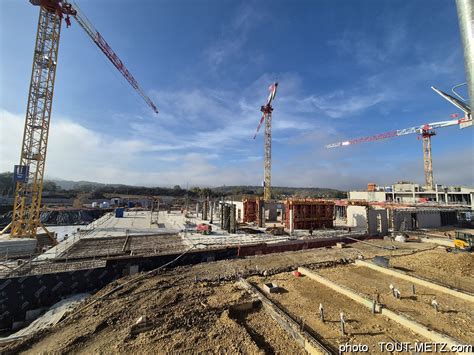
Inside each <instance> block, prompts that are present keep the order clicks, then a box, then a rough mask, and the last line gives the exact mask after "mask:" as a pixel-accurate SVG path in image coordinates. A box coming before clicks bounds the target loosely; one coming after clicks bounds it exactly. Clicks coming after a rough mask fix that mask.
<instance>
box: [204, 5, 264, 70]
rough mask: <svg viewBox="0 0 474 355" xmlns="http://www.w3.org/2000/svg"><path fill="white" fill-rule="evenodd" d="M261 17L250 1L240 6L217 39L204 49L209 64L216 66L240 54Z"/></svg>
mask: <svg viewBox="0 0 474 355" xmlns="http://www.w3.org/2000/svg"><path fill="white" fill-rule="evenodd" d="M262 17H263V15H262V13H261V12H259V11H256V10H255V8H254V7H253V6H252V4H251V3H244V4H243V5H242V6H240V8H239V9H238V11H237V13H236V14H235V16H234V18H233V20H232V21H231V23H229V24H228V25H226V26H225V27H224V28H222V30H221V33H220V35H219V38H218V40H217V41H216V42H215V43H213V44H212V45H211V46H210V47H209V48H208V49H207V51H206V54H207V59H208V60H209V63H210V64H211V66H212V67H213V68H216V67H218V66H219V65H221V64H224V63H225V62H226V60H228V59H230V58H234V59H235V57H236V56H239V57H240V56H242V48H243V47H244V46H245V45H246V43H247V42H248V39H249V35H250V33H251V31H252V30H253V29H254V28H256V27H257V26H258V25H259V22H260V21H261V20H262ZM260 56H261V54H260Z"/></svg>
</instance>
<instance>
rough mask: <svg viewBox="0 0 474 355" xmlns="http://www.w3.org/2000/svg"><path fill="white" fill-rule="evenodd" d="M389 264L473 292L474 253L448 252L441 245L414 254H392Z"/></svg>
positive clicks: (415, 274)
mask: <svg viewBox="0 0 474 355" xmlns="http://www.w3.org/2000/svg"><path fill="white" fill-rule="evenodd" d="M390 266H391V267H394V268H398V269H400V270H401V271H404V272H408V273H409V274H412V275H414V276H420V277H423V278H425V279H429V280H432V281H434V282H438V283H443V284H445V285H449V286H451V287H454V288H457V289H459V290H464V291H468V292H471V293H474V254H473V253H464V252H459V253H453V252H451V253H448V252H446V249H445V248H443V247H440V248H436V249H434V250H431V251H426V252H423V253H418V254H416V255H407V256H394V257H392V258H391V259H390Z"/></svg>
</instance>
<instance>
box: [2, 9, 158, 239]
mask: <svg viewBox="0 0 474 355" xmlns="http://www.w3.org/2000/svg"><path fill="white" fill-rule="evenodd" d="M30 3H31V4H33V5H35V6H39V20H38V28H37V33H36V43H35V48H34V52H33V69H32V72H31V81H30V88H29V94H28V104H27V109H26V119H25V126H24V132H23V142H22V147H21V156H20V164H19V165H15V168H14V174H13V176H14V182H15V200H14V205H13V218H12V222H11V224H10V226H11V233H10V234H11V236H12V237H31V238H34V237H36V231H37V229H38V227H43V228H44V226H42V225H41V223H40V209H41V195H42V191H43V177H44V168H45V160H46V152H47V145H48V134H49V127H50V119H51V106H52V102H53V92H54V81H55V78H56V67H57V58H58V47H59V39H60V33H61V24H62V20H63V19H64V21H65V22H66V26H67V27H69V26H70V25H71V19H70V18H71V17H73V18H75V19H76V21H77V23H78V24H79V25H80V26H81V27H82V28H83V29H84V30H85V32H86V33H87V34H88V35H89V37H90V38H91V39H92V41H93V42H94V43H95V44H96V45H97V46H98V47H99V48H100V50H101V51H102V52H103V53H104V54H105V55H106V57H107V58H108V59H109V60H110V61H111V62H112V64H113V65H114V66H115V67H116V68H117V69H118V70H119V71H120V73H122V75H123V76H124V77H125V79H127V81H128V82H129V83H130V85H131V86H132V87H133V89H134V90H135V91H136V92H137V93H138V94H139V95H140V96H141V97H142V98H143V99H144V100H145V102H146V103H147V105H148V106H149V107H150V108H151V109H152V110H153V112H154V113H158V109H157V108H156V106H155V104H154V103H153V101H152V100H151V99H150V98H149V97H148V96H147V95H146V94H145V93H144V91H143V90H142V89H141V87H140V85H139V84H138V82H137V81H136V80H135V78H134V77H133V75H132V74H131V73H130V71H129V70H128V69H127V68H126V67H125V65H124V64H123V62H122V61H121V60H120V58H119V57H118V56H117V54H116V53H115V52H114V51H113V50H112V48H111V47H110V46H109V44H108V43H107V42H106V41H105V40H104V38H103V37H102V36H101V34H100V33H99V32H98V31H97V30H96V29H95V28H94V27H93V26H92V24H91V23H90V21H89V20H88V19H87V17H86V16H84V15H83V14H82V13H81V12H80V11H79V8H78V6H77V5H76V4H75V3H71V2H70V1H68V0H30ZM44 229H45V230H46V228H44ZM4 231H5V229H4ZM46 232H47V230H46ZM47 233H48V232H47ZM48 235H49V233H48ZM50 237H51V235H50Z"/></svg>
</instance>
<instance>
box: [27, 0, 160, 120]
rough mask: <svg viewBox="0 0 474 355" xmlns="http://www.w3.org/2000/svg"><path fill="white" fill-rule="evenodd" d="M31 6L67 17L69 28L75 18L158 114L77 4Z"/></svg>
mask: <svg viewBox="0 0 474 355" xmlns="http://www.w3.org/2000/svg"><path fill="white" fill-rule="evenodd" d="M30 2H31V4H33V5H36V6H43V7H45V8H47V9H50V10H53V11H56V13H57V14H58V15H59V16H61V17H63V15H66V18H65V21H66V24H67V26H68V27H69V26H70V24H71V22H70V20H69V15H70V16H73V17H74V18H75V19H76V21H77V22H78V23H79V25H80V26H81V27H82V28H83V29H84V31H86V33H87V34H88V35H89V37H90V38H91V39H92V41H93V42H94V43H95V44H96V45H97V46H98V47H99V48H100V50H101V51H102V52H103V53H104V54H105V55H106V57H107V58H108V59H109V60H110V61H111V62H112V64H113V65H114V66H115V67H116V68H117V69H118V71H120V72H121V73H122V75H123V76H124V77H125V79H127V81H128V82H129V83H130V85H132V87H133V88H134V89H135V91H137V92H138V94H139V95H140V96H141V97H142V98H143V100H145V102H146V103H147V104H148V106H150V107H151V109H152V110H153V112H155V113H158V109H157V108H156V105H155V104H154V103H153V101H151V99H150V98H149V97H148V96H147V95H146V94H145V93H144V92H143V90H142V88H141V87H140V85H139V84H138V82H137V80H136V79H135V78H134V77H133V75H132V74H131V73H130V71H129V70H128V69H127V68H126V67H125V65H124V64H123V62H122V61H121V60H120V58H119V57H118V56H117V54H116V53H115V52H114V51H113V49H112V48H111V47H110V46H109V44H108V43H107V42H106V41H105V39H104V38H103V37H102V36H101V34H100V33H99V32H98V31H97V30H96V29H95V28H94V26H93V25H92V23H91V22H90V21H89V20H88V19H87V17H86V16H85V15H84V14H82V13H81V12H80V10H79V6H77V4H76V3H75V2H72V1H71V2H69V1H67V0H30Z"/></svg>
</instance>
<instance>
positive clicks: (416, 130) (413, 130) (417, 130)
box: [326, 117, 472, 148]
mask: <svg viewBox="0 0 474 355" xmlns="http://www.w3.org/2000/svg"><path fill="white" fill-rule="evenodd" d="M454 125H459V126H460V128H465V127H468V126H471V125H472V119H469V118H467V117H463V118H460V119H457V120H449V121H440V122H433V123H427V124H424V125H420V126H415V127H409V128H404V129H398V130H396V131H389V132H385V133H380V134H376V135H374V136H368V137H361V138H356V139H352V140H348V141H343V142H337V143H332V144H328V145H326V148H338V147H345V146H348V145H353V144H357V143H364V142H372V141H376V140H380V139H387V138H393V137H398V136H405V135H408V134H423V132H426V131H429V130H433V129H436V128H442V127H449V126H454Z"/></svg>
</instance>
